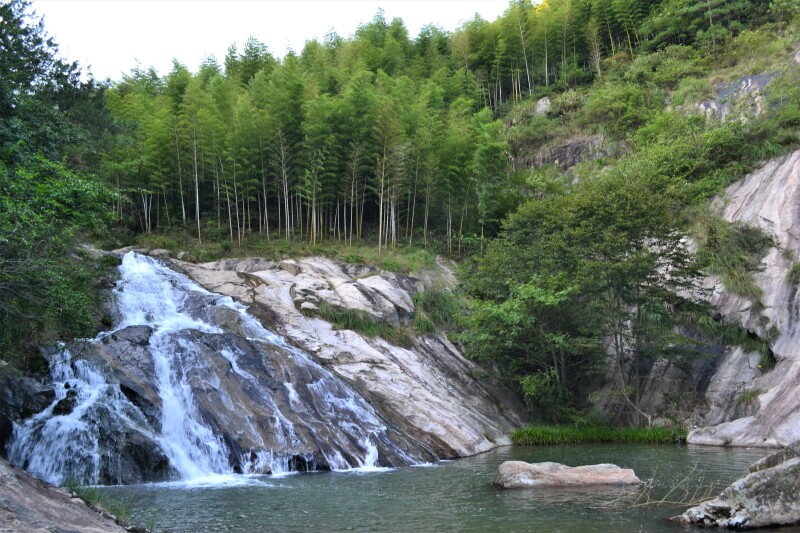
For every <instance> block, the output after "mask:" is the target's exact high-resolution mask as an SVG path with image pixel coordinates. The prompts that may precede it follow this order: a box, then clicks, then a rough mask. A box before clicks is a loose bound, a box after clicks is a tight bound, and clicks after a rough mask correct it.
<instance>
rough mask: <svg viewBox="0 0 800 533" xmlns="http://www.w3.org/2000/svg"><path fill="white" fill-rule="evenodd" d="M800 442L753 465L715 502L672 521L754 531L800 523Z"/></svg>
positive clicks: (696, 508) (693, 509)
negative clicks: (761, 528)
mask: <svg viewBox="0 0 800 533" xmlns="http://www.w3.org/2000/svg"><path fill="white" fill-rule="evenodd" d="M798 452H800V442H796V443H794V444H793V445H791V446H790V447H788V448H787V449H786V450H781V451H779V452H776V453H774V454H772V455H770V456H768V457H765V458H764V459H762V460H761V461H758V462H757V463H755V464H753V465H752V466H751V467H750V469H749V473H748V474H747V475H746V476H744V477H743V478H741V479H739V480H737V481H735V482H733V483H732V484H731V485H730V486H728V487H727V488H726V489H725V490H723V491H722V493H721V494H720V495H719V496H718V497H717V498H715V499H713V500H710V501H707V502H705V503H702V504H700V505H698V506H697V507H693V508H691V509H689V510H688V511H686V512H685V513H683V514H682V515H680V516H676V517H674V518H673V519H672V520H674V521H676V522H679V523H683V524H694V525H700V526H705V527H714V526H717V527H721V528H731V529H755V528H760V527H770V526H787V525H795V524H800V457H798Z"/></svg>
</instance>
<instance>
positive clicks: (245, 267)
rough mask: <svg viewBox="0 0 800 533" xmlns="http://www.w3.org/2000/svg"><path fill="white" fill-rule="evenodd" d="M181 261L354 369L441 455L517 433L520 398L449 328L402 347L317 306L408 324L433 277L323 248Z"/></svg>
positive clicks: (329, 363)
mask: <svg viewBox="0 0 800 533" xmlns="http://www.w3.org/2000/svg"><path fill="white" fill-rule="evenodd" d="M173 265H175V266H176V268H178V269H180V270H181V271H183V272H185V273H186V274H188V275H189V276H190V277H191V278H192V279H194V280H195V281H196V282H198V283H199V284H200V285H202V286H203V287H205V288H206V289H208V290H210V291H213V292H217V293H220V294H225V295H229V296H231V297H233V298H235V299H236V300H238V301H240V302H242V303H243V304H245V305H247V306H249V309H250V311H251V312H252V313H254V314H255V315H256V316H259V317H260V318H261V319H262V322H263V321H266V322H269V323H270V325H271V326H272V327H274V328H276V329H277V330H278V331H279V332H280V333H281V334H282V335H285V336H286V337H287V338H288V339H289V340H290V341H291V342H292V343H293V344H295V345H297V346H300V347H302V348H303V349H305V350H308V351H309V352H310V353H311V354H312V355H313V357H314V359H315V360H317V361H319V362H321V363H322V364H323V365H324V366H326V367H327V368H329V369H330V370H332V371H333V372H334V373H336V374H337V375H338V376H341V377H342V378H344V379H345V380H346V381H347V382H348V383H349V384H350V385H351V386H352V387H353V388H354V389H355V390H356V391H358V393H359V394H361V395H362V396H364V397H365V398H366V399H367V400H368V401H369V402H370V403H371V404H372V405H373V406H374V407H375V408H376V409H377V410H378V411H379V412H381V413H382V415H383V416H385V417H386V419H387V420H388V421H389V422H390V426H392V427H396V428H397V429H398V430H400V431H401V432H403V433H405V434H407V435H409V436H411V437H412V438H413V439H415V440H417V441H419V442H420V443H423V444H424V445H425V446H426V447H428V448H429V449H431V450H432V451H433V452H434V453H435V454H436V455H437V456H438V457H452V456H466V455H473V454H476V453H480V452H483V451H487V450H489V449H491V448H493V447H495V446H498V445H502V444H510V439H509V438H508V437H507V434H508V433H509V432H510V431H511V430H512V429H513V428H515V427H519V425H520V424H522V423H523V422H522V420H521V419H520V418H519V415H518V414H517V412H521V411H519V405H518V404H517V403H515V400H514V399H513V398H512V397H511V396H510V395H508V394H507V393H503V392H502V391H499V390H496V389H493V388H492V387H491V386H489V385H487V384H484V383H481V382H480V381H478V380H477V379H476V378H475V377H473V373H474V372H476V367H475V365H474V364H473V363H471V362H470V361H468V360H466V359H465V358H464V357H463V356H462V355H461V354H460V353H459V352H458V350H457V349H456V348H455V347H454V346H453V345H452V344H451V343H450V342H449V341H448V340H447V339H446V338H445V337H444V336H441V335H425V336H423V337H420V338H418V339H415V340H414V341H413V345H412V346H411V347H410V348H401V347H398V346H394V345H392V344H390V343H388V342H386V341H384V340H383V339H380V338H374V339H372V338H368V337H365V336H363V335H361V334H359V333H356V332H354V331H350V330H336V329H334V327H333V326H332V325H331V324H330V323H328V322H326V321H324V320H322V319H320V318H317V317H315V316H313V310H310V309H309V307H308V304H312V305H313V306H318V305H319V304H321V303H323V302H324V303H325V304H327V305H330V306H332V307H334V308H339V309H349V310H358V311H361V312H363V313H366V314H368V315H369V316H371V317H373V318H374V319H375V320H382V321H385V322H387V323H389V324H392V325H398V324H405V323H407V322H408V320H409V319H410V318H411V317H412V316H413V313H414V304H413V301H412V296H413V295H414V294H415V293H416V292H418V291H420V290H422V289H423V288H425V287H429V286H431V284H432V283H434V281H433V280H431V279H428V280H423V279H417V278H412V277H409V276H403V275H399V274H394V273H389V272H381V271H377V270H373V269H368V268H366V267H363V266H353V265H340V264H337V263H334V262H333V261H331V260H328V259H325V258H320V257H315V258H309V259H303V260H298V261H283V262H281V263H280V264H273V263H268V262H265V261H263V260H259V259H243V260H225V261H219V262H215V263H206V264H199V265H197V264H189V263H181V262H176V261H173ZM440 268H441V273H440V274H438V275H437V277H438V278H439V282H441V281H442V280H441V278H442V276H444V277H445V278H447V277H449V276H452V275H451V274H450V273H449V271H447V269H446V266H444V265H442V266H441V267H440ZM259 310H262V311H263V312H261V313H260V311H259ZM309 311H311V312H310V313H309ZM309 315H310V316H309Z"/></svg>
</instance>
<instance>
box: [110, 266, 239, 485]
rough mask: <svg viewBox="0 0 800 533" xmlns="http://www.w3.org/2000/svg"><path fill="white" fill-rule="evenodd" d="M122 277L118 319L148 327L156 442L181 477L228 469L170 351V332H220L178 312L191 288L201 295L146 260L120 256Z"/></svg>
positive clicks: (222, 448)
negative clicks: (157, 402)
mask: <svg viewBox="0 0 800 533" xmlns="http://www.w3.org/2000/svg"><path fill="white" fill-rule="evenodd" d="M120 273H121V274H122V280H121V281H120V283H119V284H118V285H117V288H116V291H115V292H116V294H117V305H118V307H119V310H120V313H121V314H122V317H123V319H122V323H121V324H120V325H119V327H118V328H117V329H122V328H125V327H128V326H149V327H151V328H153V334H152V336H151V337H150V352H151V353H152V355H153V362H154V366H155V370H156V376H157V383H158V393H159V396H160V398H161V402H162V409H161V413H162V416H161V433H160V435H159V437H158V442H159V443H160V444H161V447H162V449H163V450H164V452H165V453H166V455H167V457H169V460H170V465H171V466H172V467H173V468H175V470H177V471H178V474H179V475H180V477H181V479H186V480H188V479H197V478H204V477H208V476H212V475H214V474H222V473H232V470H231V467H230V466H229V464H228V459H227V457H228V450H227V448H226V447H225V445H224V443H223V442H222V441H221V440H220V438H219V437H218V436H215V435H214V434H213V432H212V431H211V430H210V429H209V428H208V427H207V426H205V425H204V423H203V421H202V419H201V417H200V416H199V414H198V412H197V409H196V407H195V404H194V398H193V395H192V390H191V387H190V386H189V384H188V382H187V381H186V370H187V369H186V368H180V364H181V363H182V362H183V361H182V360H177V359H176V358H175V357H174V356H173V355H174V353H175V351H176V347H177V346H176V344H177V343H178V342H179V341H176V338H175V337H174V334H175V333H177V332H180V331H182V330H185V329H195V330H199V331H204V332H207V333H221V332H222V330H221V329H220V328H218V327H215V326H213V325H211V324H207V323H205V322H203V321H201V320H197V319H194V318H192V317H191V316H189V315H188V314H187V313H186V312H185V311H184V310H183V307H184V303H185V302H186V298H187V295H188V294H189V293H190V292H192V291H199V292H202V293H203V294H207V292H206V291H204V290H202V289H200V288H199V287H197V286H194V284H192V283H191V282H189V280H188V279H186V278H183V277H182V276H179V275H177V274H175V273H174V272H172V271H171V270H168V269H166V268H164V267H162V266H161V265H159V264H157V263H156V262H155V261H153V260H152V259H149V258H145V257H141V256H137V255H135V254H133V253H128V254H126V255H125V256H124V257H123V259H122V265H120Z"/></svg>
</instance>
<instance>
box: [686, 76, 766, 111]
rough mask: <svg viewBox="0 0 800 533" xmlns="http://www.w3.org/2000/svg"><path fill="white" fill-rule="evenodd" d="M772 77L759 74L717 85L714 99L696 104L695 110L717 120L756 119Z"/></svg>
mask: <svg viewBox="0 0 800 533" xmlns="http://www.w3.org/2000/svg"><path fill="white" fill-rule="evenodd" d="M774 77H775V75H774V74H759V75H754V76H745V77H743V78H741V79H739V80H737V81H734V82H731V83H719V84H717V86H716V87H715V89H716V92H717V95H716V97H715V98H714V99H712V100H707V101H705V102H701V103H699V104H697V108H698V109H699V110H700V111H701V112H702V113H704V114H705V115H706V116H707V117H711V118H716V119H718V120H729V119H731V118H735V119H737V120H747V119H748V118H750V117H757V116H758V115H760V114H761V113H762V112H763V110H764V106H765V101H764V88H765V87H766V86H767V84H768V83H769V82H770V81H771V80H772V78H774Z"/></svg>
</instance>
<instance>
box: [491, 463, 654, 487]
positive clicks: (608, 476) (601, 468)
mask: <svg viewBox="0 0 800 533" xmlns="http://www.w3.org/2000/svg"><path fill="white" fill-rule="evenodd" d="M639 483H641V480H640V479H639V478H638V477H636V474H634V473H633V470H631V469H630V468H620V467H618V466H617V465H612V464H599V465H586V466H576V467H569V466H566V465H562V464H560V463H551V462H545V463H526V462H524V461H505V462H504V463H502V464H501V465H500V467H499V468H498V469H497V475H496V476H495V478H494V485H495V487H498V488H501V489H518V488H542V487H591V486H595V485H638V484H639Z"/></svg>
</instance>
